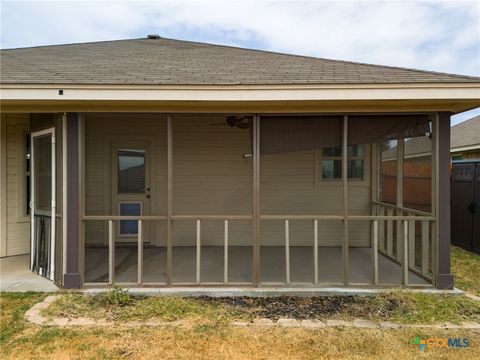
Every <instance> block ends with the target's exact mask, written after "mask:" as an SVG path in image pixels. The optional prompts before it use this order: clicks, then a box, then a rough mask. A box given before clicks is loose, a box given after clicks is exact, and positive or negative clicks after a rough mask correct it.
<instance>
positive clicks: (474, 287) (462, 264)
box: [451, 246, 480, 296]
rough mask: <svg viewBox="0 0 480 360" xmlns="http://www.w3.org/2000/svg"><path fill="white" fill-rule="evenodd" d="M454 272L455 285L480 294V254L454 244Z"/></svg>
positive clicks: (452, 252)
mask: <svg viewBox="0 0 480 360" xmlns="http://www.w3.org/2000/svg"><path fill="white" fill-rule="evenodd" d="M451 254H452V272H453V276H454V281H455V286H456V287H457V288H459V289H462V290H464V291H468V292H469V293H471V294H474V295H478V296H480V255H477V254H473V253H471V252H468V251H465V250H463V249H461V248H459V247H457V246H452V251H451Z"/></svg>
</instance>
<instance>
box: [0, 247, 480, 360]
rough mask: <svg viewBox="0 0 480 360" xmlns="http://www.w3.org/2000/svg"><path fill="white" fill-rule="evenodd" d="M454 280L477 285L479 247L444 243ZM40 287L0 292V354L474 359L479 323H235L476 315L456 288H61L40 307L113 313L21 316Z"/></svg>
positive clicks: (479, 349) (479, 312)
mask: <svg viewBox="0 0 480 360" xmlns="http://www.w3.org/2000/svg"><path fill="white" fill-rule="evenodd" d="M452 269H453V273H454V275H455V280H456V286H457V287H458V288H460V289H462V290H466V291H468V292H470V293H472V294H476V295H480V256H478V255H473V254H470V253H468V252H465V251H463V250H461V249H459V248H456V247H452ZM46 296H47V295H46V294H42V293H26V294H18V293H2V294H0V358H1V359H15V360H17V359H154V358H158V359H192V358H195V359H209V360H212V359H252V358H255V359H271V358H274V359H291V358H295V359H318V358H321V359H361V358H365V359H416V358H419V359H423V358H425V357H433V358H441V359H458V358H462V359H479V358H480V331H479V330H435V329H389V330H380V329H354V328H339V329H335V328H324V329H318V330H308V329H299V328H260V327H249V328H238V327H233V326H231V325H230V323H231V321H233V320H235V319H243V320H251V319H253V318H256V317H268V318H272V319H277V318H279V317H296V318H299V319H303V318H318V319H322V320H325V319H333V318H334V319H347V320H348V319H354V318H363V319H370V320H374V321H380V320H390V321H394V322H402V323H419V322H421V323H435V322H443V321H449V322H454V323H455V322H461V321H477V322H479V321H480V304H479V303H478V302H474V301H472V300H470V299H467V298H464V297H447V296H438V295H437V296H432V295H425V294H413V293H405V292H400V291H398V292H394V293H391V294H387V295H379V296H375V297H357V298H345V297H332V298H316V299H298V298H283V299H251V298H250V299H248V298H237V299H208V298H200V299H192V298H188V299H181V298H173V297H163V298H145V299H139V298H131V297H129V296H128V295H126V294H125V293H124V292H122V291H117V292H109V293H107V294H106V295H103V296H98V297H86V296H82V295H79V294H63V295H62V297H61V299H60V300H59V301H57V302H56V303H54V304H53V305H52V306H51V307H49V308H48V309H46V310H44V315H45V316H50V317H57V316H67V317H72V318H73V317H93V318H96V319H99V318H104V319H109V320H114V321H115V322H116V323H117V324H118V325H115V326H112V327H82V328H73V327H70V328H57V327H48V326H43V327H40V326H34V325H32V324H30V323H27V322H26V321H25V320H24V318H23V316H24V313H25V311H26V310H27V309H29V308H30V307H31V306H32V305H33V304H35V303H36V302H38V301H41V300H42V299H44V298H45V297H46ZM152 317H153V318H158V319H162V320H166V321H174V320H184V321H185V322H186V324H187V325H188V326H182V327H174V326H169V327H138V328H129V327H126V326H121V323H122V322H124V321H128V320H143V319H147V318H148V319H150V318H152ZM417 336H421V337H422V338H424V339H428V338H462V339H463V338H468V340H469V344H470V346H469V347H468V348H467V349H447V348H438V347H437V348H435V347H429V348H427V349H426V350H423V351H420V350H419V349H418V347H416V346H414V345H412V342H413V340H414V339H415V338H416V337H417Z"/></svg>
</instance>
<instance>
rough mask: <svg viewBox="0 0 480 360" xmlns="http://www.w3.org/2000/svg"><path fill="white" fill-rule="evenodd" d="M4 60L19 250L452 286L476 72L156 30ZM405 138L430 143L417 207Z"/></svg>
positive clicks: (196, 278) (3, 162)
mask: <svg viewBox="0 0 480 360" xmlns="http://www.w3.org/2000/svg"><path fill="white" fill-rule="evenodd" d="M1 64H2V67H1V78H0V83H1V110H2V115H1V127H0V129H1V133H0V135H1V147H0V155H1V156H0V170H1V176H0V179H1V184H0V185H1V186H0V190H1V193H0V204H1V207H0V220H1V222H0V225H1V226H0V229H1V231H0V240H1V241H0V244H1V246H0V252H1V253H0V254H1V256H2V257H5V256H13V255H18V254H30V267H31V269H32V271H34V272H36V273H38V274H39V276H44V277H47V278H49V279H51V280H52V281H54V282H56V283H57V284H59V285H61V286H63V287H64V288H67V289H70V288H80V287H84V288H85V287H102V286H108V285H109V284H111V283H112V282H114V281H115V283H117V284H119V285H124V286H158V287H162V286H199V287H202V286H208V287H212V286H235V287H239V286H241V287H245V288H249V287H272V286H273V287H284V288H285V289H287V288H290V287H308V288H322V287H325V286H340V287H345V286H348V287H391V286H396V287H406V286H409V287H420V288H424V287H427V288H428V287H437V288H440V289H448V288H452V286H453V277H452V275H451V271H450V230H449V229H450V214H449V206H448V204H449V203H450V192H449V165H450V150H449V149H450V116H451V115H452V114H455V113H458V112H461V111H465V110H468V109H471V108H475V107H478V106H480V78H476V77H470V76H462V75H452V74H444V73H435V72H428V71H419V70H412V69H403V68H396V67H388V66H379V65H369V64H361V63H353V62H346V61H337V60H327V59H319V58H312V57H307V56H298V55H288V54H280V53H273V52H268V51H258V50H249V49H241V48H235V47H228V46H219V45H212V44H204V43H196V42H189V41H180V40H172V39H166V38H162V37H159V36H154V35H152V36H148V37H147V38H145V39H134V40H122V41H105V42H94V43H82V44H69V45H57V46H40V47H32V48H22V49H8V50H2V51H1ZM410 138H422V139H423V138H428V139H429V142H430V145H431V151H430V153H431V155H430V157H429V159H430V165H431V166H430V172H431V177H430V183H429V184H428V186H426V190H425V189H424V190H423V191H424V194H422V195H423V196H425V197H430V206H429V207H428V209H423V210H418V209H415V208H408V207H407V205H408V204H407V203H406V202H405V201H404V194H403V183H404V181H405V179H404V174H403V171H402V169H403V155H404V152H405V143H406V142H405V139H410ZM392 142H395V144H397V145H398V154H399V155H400V157H399V158H401V159H402V160H401V161H398V164H397V170H398V171H397V172H396V176H395V184H396V187H395V189H396V192H395V201H394V202H393V203H386V202H383V201H382V199H381V197H380V195H381V194H382V186H384V184H383V183H382V181H380V176H379V174H380V173H381V172H380V169H381V166H382V161H381V160H382V153H383V152H384V151H385V149H387V148H388V147H391V146H392ZM407 143H408V142H407ZM416 229H420V231H416Z"/></svg>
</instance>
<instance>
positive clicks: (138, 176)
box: [117, 149, 145, 194]
mask: <svg viewBox="0 0 480 360" xmlns="http://www.w3.org/2000/svg"><path fill="white" fill-rule="evenodd" d="M117 154H118V193H119V194H138V193H145V150H138V149H120V150H118V153H117Z"/></svg>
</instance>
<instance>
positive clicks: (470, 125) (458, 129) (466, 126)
mask: <svg viewBox="0 0 480 360" xmlns="http://www.w3.org/2000/svg"><path fill="white" fill-rule="evenodd" d="M451 132H452V135H451V147H450V153H451V155H452V160H454V161H455V160H480V115H479V116H475V117H474V118H471V119H469V120H467V121H464V122H462V123H460V124H457V125H455V126H453V127H452V129H451Z"/></svg>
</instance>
